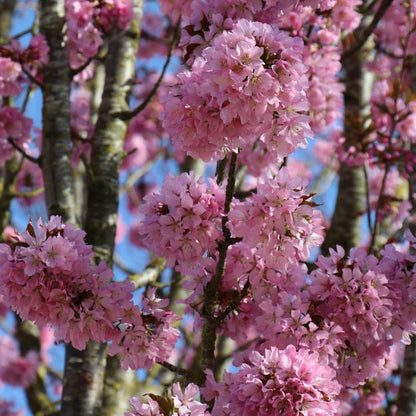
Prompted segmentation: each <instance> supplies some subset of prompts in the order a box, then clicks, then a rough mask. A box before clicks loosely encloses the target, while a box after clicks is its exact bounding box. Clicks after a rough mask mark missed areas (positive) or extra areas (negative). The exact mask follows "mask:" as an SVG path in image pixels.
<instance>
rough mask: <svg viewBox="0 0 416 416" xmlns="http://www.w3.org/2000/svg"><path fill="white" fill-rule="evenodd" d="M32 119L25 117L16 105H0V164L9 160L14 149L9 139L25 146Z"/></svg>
mask: <svg viewBox="0 0 416 416" xmlns="http://www.w3.org/2000/svg"><path fill="white" fill-rule="evenodd" d="M32 123H33V122H32V119H30V118H27V117H25V116H24V115H23V114H22V113H21V112H20V111H19V109H18V108H16V107H7V106H6V107H0V166H2V165H3V164H4V163H5V162H6V161H7V160H10V159H11V158H12V157H13V155H14V153H15V149H14V147H13V144H12V143H10V141H9V140H12V141H13V143H14V144H15V145H17V146H19V147H20V148H25V146H26V145H27V143H28V141H29V139H30V131H31V129H32Z"/></svg>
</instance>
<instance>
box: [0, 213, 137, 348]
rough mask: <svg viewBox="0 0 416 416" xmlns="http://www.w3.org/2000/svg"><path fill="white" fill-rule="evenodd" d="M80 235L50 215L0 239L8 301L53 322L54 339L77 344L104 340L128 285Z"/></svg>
mask: <svg viewBox="0 0 416 416" xmlns="http://www.w3.org/2000/svg"><path fill="white" fill-rule="evenodd" d="M84 236H85V233H84V232H83V231H81V230H77V229H75V227H74V226H73V225H71V224H67V225H64V224H62V222H61V220H60V218H59V217H51V220H50V221H49V223H47V224H43V222H42V220H39V221H38V222H37V224H36V229H35V227H33V225H32V224H29V225H28V227H27V229H26V231H25V232H23V233H21V234H19V235H18V236H17V238H16V240H15V241H14V242H11V243H9V244H1V245H0V258H1V261H0V263H1V270H2V273H1V277H0V281H1V286H2V293H3V294H4V296H5V298H6V299H7V302H8V303H9V305H10V306H11V307H12V308H13V309H14V310H15V311H16V312H17V313H18V314H19V315H20V316H21V318H22V319H30V320H33V321H34V322H35V323H37V324H38V325H39V326H46V325H48V324H50V325H53V326H54V327H55V331H56V337H57V338H58V339H59V338H62V339H63V340H64V341H65V342H72V344H73V345H74V347H75V348H78V349H83V348H85V344H86V342H87V341H88V340H90V339H93V340H97V341H105V340H106V338H107V336H108V334H107V332H108V330H109V328H113V325H112V323H113V321H114V316H118V317H119V316H123V311H124V309H126V308H127V307H128V306H130V298H131V290H132V285H131V284H130V283H128V282H127V283H113V282H111V279H112V277H113V273H112V271H111V270H110V269H108V268H107V267H106V266H105V264H104V263H101V264H100V265H99V266H98V267H96V266H95V265H94V264H93V262H92V257H93V252H92V249H91V247H90V246H87V245H86V244H85V243H84V240H83V239H84ZM116 287H117V288H118V287H119V288H120V289H119V290H116Z"/></svg>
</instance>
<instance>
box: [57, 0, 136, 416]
mask: <svg viewBox="0 0 416 416" xmlns="http://www.w3.org/2000/svg"><path fill="white" fill-rule="evenodd" d="M135 4H136V12H137V18H136V20H134V21H133V22H132V23H131V26H130V29H129V30H124V31H122V30H119V29H117V28H116V27H114V28H113V30H112V33H111V34H110V40H109V46H108V52H107V56H106V60H105V81H104V89H103V95H102V100H101V105H100V108H99V112H98V119H97V123H96V127H95V132H94V136H93V138H92V149H91V164H90V172H91V173H90V175H91V176H90V177H89V183H88V192H87V194H88V195H87V212H86V217H85V223H84V227H83V228H84V229H85V231H86V233H87V237H86V238H87V242H88V243H89V244H92V245H93V248H94V252H95V254H96V261H97V263H99V262H101V261H106V262H107V265H108V267H111V266H112V262H113V251H114V240H115V233H116V226H117V212H118V203H119V198H118V195H119V168H120V165H121V162H122V160H123V157H124V154H123V142H124V135H125V133H126V129H127V125H126V123H125V122H124V121H122V120H121V119H120V118H118V117H117V114H118V113H120V112H122V111H127V110H128V108H129V106H128V101H129V98H130V92H131V87H132V85H133V80H134V77H135V66H134V64H135V59H136V55H137V51H138V42H139V35H140V17H141V13H142V1H141V0H137V1H136V2H135ZM66 354H67V359H66V363H65V385H64V392H63V404H62V415H63V416H78V415H83V416H90V415H108V416H110V415H122V414H123V412H124V411H125V410H127V406H128V401H127V400H126V397H125V396H122V397H120V394H119V393H118V390H120V389H123V388H124V387H126V386H125V385H124V383H126V385H127V384H130V378H131V374H129V372H126V373H125V374H124V375H123V374H122V373H121V370H118V371H117V370H115V368H114V367H115V364H114V359H111V360H110V361H109V364H111V368H110V369H108V371H107V372H106V371H105V365H106V348H105V345H101V344H97V343H93V342H92V343H88V344H87V348H86V350H85V351H81V352H80V351H76V350H74V349H73V348H72V347H71V346H68V347H67V350H66ZM104 374H105V377H104ZM104 378H105V380H104ZM123 380H124V381H123ZM80 385H82V386H83V387H85V388H86V390H84V389H83V395H84V396H86V395H89V399H88V400H82V401H81V400H80V398H79V391H80V387H79V386H80ZM65 387H66V388H65Z"/></svg>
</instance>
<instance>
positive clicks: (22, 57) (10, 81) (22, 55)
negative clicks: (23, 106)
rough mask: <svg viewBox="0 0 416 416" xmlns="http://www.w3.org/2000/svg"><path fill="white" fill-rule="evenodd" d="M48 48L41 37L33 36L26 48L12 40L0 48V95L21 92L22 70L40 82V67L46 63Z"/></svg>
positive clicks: (23, 77)
mask: <svg viewBox="0 0 416 416" xmlns="http://www.w3.org/2000/svg"><path fill="white" fill-rule="evenodd" d="M48 53H49V46H48V43H47V42H46V39H45V38H44V36H43V35H36V36H33V37H32V38H31V40H30V43H29V45H28V46H27V47H23V46H22V45H21V44H20V42H19V41H18V40H16V39H13V40H12V41H11V42H10V44H8V45H5V46H3V45H1V46H0V57H1V58H0V94H1V95H5V96H7V95H16V94H19V93H20V92H21V91H22V82H23V81H24V79H25V76H24V72H23V69H24V70H25V71H27V72H28V73H30V75H31V76H32V77H33V78H35V79H36V80H38V81H41V79H42V74H41V69H42V66H43V65H44V64H45V63H47V62H48Z"/></svg>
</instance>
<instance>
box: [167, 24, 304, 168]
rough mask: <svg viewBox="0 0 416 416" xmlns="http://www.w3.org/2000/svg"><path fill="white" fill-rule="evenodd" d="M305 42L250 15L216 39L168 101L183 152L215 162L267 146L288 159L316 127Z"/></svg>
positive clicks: (169, 117) (276, 156) (181, 76)
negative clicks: (309, 95) (310, 113)
mask: <svg viewBox="0 0 416 416" xmlns="http://www.w3.org/2000/svg"><path fill="white" fill-rule="evenodd" d="M302 52H303V42H302V39H301V38H293V37H290V36H288V35H287V34H286V33H284V32H282V31H279V30H277V29H274V28H272V27H271V26H270V25H268V24H263V23H258V22H250V21H247V20H244V19H241V20H239V21H238V22H237V23H235V24H234V26H233V29H232V30H227V31H223V32H222V33H221V34H220V35H218V36H216V37H215V38H214V39H213V41H212V44H211V46H209V47H207V48H205V49H204V50H203V51H202V54H201V57H199V58H197V59H196V60H195V61H194V63H193V65H192V70H191V71H184V72H182V73H180V74H179V75H178V76H177V84H176V85H174V86H173V87H172V89H171V91H170V94H169V95H168V96H167V97H166V98H165V108H164V112H163V113H162V117H163V125H164V127H165V128H166V130H167V131H168V132H169V133H170V134H171V136H172V142H173V145H174V147H175V149H176V150H177V151H178V152H179V153H183V152H184V153H185V154H188V155H190V156H192V157H194V158H201V159H203V160H205V161H209V160H211V159H212V158H218V159H222V155H223V152H224V150H229V149H237V148H239V147H241V148H250V149H251V148H255V147H256V146H262V145H263V144H264V146H265V147H266V149H267V152H268V154H269V155H270V156H269V157H270V158H272V159H273V160H281V159H282V158H283V157H285V156H287V155H288V154H290V153H292V152H293V151H294V150H295V149H296V148H297V147H298V146H300V145H304V144H305V137H306V136H308V135H309V134H310V133H311V131H310V128H309V124H308V121H309V118H308V117H307V116H306V114H305V113H306V111H307V110H308V107H309V106H308V102H307V100H306V90H307V88H308V82H307V78H306V75H305V74H306V70H307V68H306V66H305V65H304V64H303V63H302Z"/></svg>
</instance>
